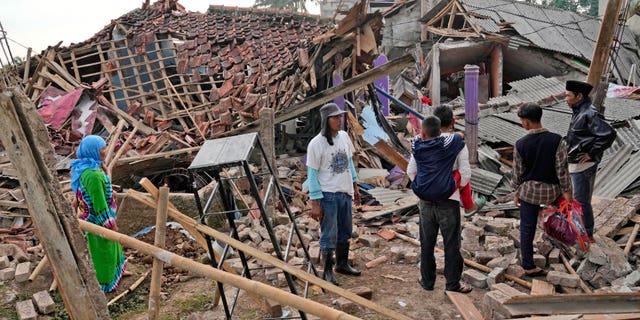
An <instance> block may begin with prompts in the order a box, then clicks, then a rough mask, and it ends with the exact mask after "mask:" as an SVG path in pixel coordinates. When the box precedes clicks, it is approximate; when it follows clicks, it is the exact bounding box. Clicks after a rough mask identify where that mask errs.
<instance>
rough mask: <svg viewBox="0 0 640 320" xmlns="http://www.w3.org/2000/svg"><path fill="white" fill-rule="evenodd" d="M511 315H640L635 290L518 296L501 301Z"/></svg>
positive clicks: (638, 301)
mask: <svg viewBox="0 0 640 320" xmlns="http://www.w3.org/2000/svg"><path fill="white" fill-rule="evenodd" d="M503 307H505V308H506V309H507V310H509V312H511V314H512V315H514V316H522V315H530V314H539V315H563V314H576V313H581V314H600V313H602V312H603V310H606V312H607V313H609V314H611V313H632V312H635V313H636V314H640V295H639V294H637V293H600V292H599V293H590V294H562V295H547V296H519V297H513V298H511V299H509V300H507V301H505V302H504V303H503Z"/></svg>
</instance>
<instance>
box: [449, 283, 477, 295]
mask: <svg viewBox="0 0 640 320" xmlns="http://www.w3.org/2000/svg"><path fill="white" fill-rule="evenodd" d="M446 291H452V292H458V293H469V292H471V291H473V288H472V287H471V286H469V285H468V284H464V283H461V284H460V286H459V287H458V289H456V290H446Z"/></svg>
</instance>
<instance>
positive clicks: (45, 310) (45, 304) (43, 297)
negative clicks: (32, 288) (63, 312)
mask: <svg viewBox="0 0 640 320" xmlns="http://www.w3.org/2000/svg"><path fill="white" fill-rule="evenodd" d="M33 303H34V304H35V305H36V307H37V308H38V311H39V312H40V313H42V314H49V313H52V312H54V311H55V309H56V305H55V303H54V302H53V299H51V296H50V295H49V292H47V291H46V290H43V291H38V292H36V293H34V294H33Z"/></svg>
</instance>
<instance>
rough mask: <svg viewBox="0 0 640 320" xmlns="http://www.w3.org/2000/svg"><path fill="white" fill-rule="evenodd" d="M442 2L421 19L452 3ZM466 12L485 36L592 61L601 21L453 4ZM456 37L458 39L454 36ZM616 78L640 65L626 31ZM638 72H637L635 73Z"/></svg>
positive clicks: (501, 1)
mask: <svg viewBox="0 0 640 320" xmlns="http://www.w3.org/2000/svg"><path fill="white" fill-rule="evenodd" d="M451 1H452V0H444V1H441V2H439V3H438V4H437V5H436V6H435V7H434V8H433V9H432V10H430V11H429V12H427V13H426V14H425V15H424V16H423V17H422V19H421V21H423V22H427V21H430V20H431V19H433V18H434V17H436V16H438V14H439V13H441V11H442V10H443V9H444V8H445V7H446V6H447V5H448V4H449V3H450V2H451ZM454 1H458V3H459V4H460V5H461V6H463V7H464V8H465V10H466V11H467V15H466V16H467V17H468V20H469V21H468V22H469V23H472V24H474V25H475V26H476V27H477V28H478V29H479V30H481V32H483V33H494V34H500V35H503V36H514V35H519V36H521V37H524V38H525V39H527V40H528V41H529V42H530V44H531V45H532V46H536V47H539V48H542V49H545V50H549V51H554V52H558V53H562V54H567V55H570V56H574V57H577V58H580V59H583V60H586V61H591V59H592V57H593V52H594V48H595V43H596V37H597V35H598V31H599V30H600V20H599V19H598V18H596V17H592V16H588V15H582V14H578V13H575V12H571V11H566V10H561V9H556V8H549V7H543V6H540V5H535V4H531V3H526V2H518V1H511V0H454ZM454 36H455V35H454ZM620 41H621V46H620V49H619V53H618V54H619V56H618V58H617V60H616V66H615V67H616V70H615V71H616V72H617V73H618V74H617V75H616V76H619V77H620V78H624V79H625V80H626V77H628V75H629V73H630V71H631V66H632V64H634V63H636V64H638V62H639V61H640V58H639V56H638V45H637V42H636V40H635V39H634V37H633V35H632V33H631V32H630V31H629V30H627V29H626V28H625V30H624V32H623V33H622V36H621V39H620ZM636 72H637V71H636Z"/></svg>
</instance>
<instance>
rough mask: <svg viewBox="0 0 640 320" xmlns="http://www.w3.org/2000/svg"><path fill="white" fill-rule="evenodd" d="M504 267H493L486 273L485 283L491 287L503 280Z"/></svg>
mask: <svg viewBox="0 0 640 320" xmlns="http://www.w3.org/2000/svg"><path fill="white" fill-rule="evenodd" d="M505 272H506V269H505V268H500V267H498V268H495V269H493V270H491V272H489V274H488V275H487V285H488V286H489V287H491V286H492V285H494V284H497V283H500V282H504V274H505Z"/></svg>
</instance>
